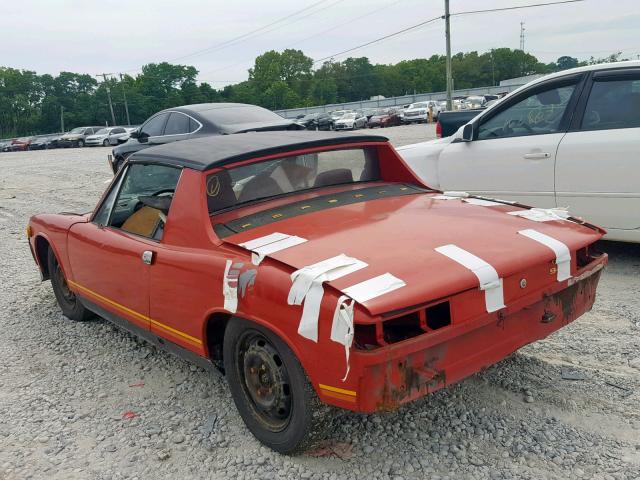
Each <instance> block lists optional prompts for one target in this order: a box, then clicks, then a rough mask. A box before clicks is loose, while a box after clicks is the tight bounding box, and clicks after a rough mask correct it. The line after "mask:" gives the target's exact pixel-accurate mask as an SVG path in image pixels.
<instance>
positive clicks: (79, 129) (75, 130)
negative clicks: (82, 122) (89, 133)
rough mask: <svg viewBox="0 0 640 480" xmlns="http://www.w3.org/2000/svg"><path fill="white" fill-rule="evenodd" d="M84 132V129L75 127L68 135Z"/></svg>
mask: <svg viewBox="0 0 640 480" xmlns="http://www.w3.org/2000/svg"><path fill="white" fill-rule="evenodd" d="M82 132H84V127H77V128H74V129H73V130H71V131H70V132H69V133H82Z"/></svg>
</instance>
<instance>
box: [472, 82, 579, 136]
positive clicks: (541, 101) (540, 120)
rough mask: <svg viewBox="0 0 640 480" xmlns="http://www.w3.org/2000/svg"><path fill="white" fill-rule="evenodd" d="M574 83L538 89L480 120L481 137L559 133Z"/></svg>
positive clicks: (479, 134) (479, 130)
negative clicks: (489, 116)
mask: <svg viewBox="0 0 640 480" xmlns="http://www.w3.org/2000/svg"><path fill="white" fill-rule="evenodd" d="M575 88H576V86H575V84H574V85H564V86H562V87H554V88H549V89H547V90H542V91H540V90H538V91H536V92H535V93H533V94H532V95H530V96H528V97H526V98H524V99H523V100H520V101H519V102H518V103H516V104H515V105H511V106H509V107H507V108H506V109H504V110H502V111H501V112H499V113H498V114H497V115H495V116H493V117H491V118H489V119H488V120H487V121H486V122H482V123H480V126H479V127H478V140H486V139H491V138H504V137H522V136H526V135H540V134H546V133H557V132H559V131H560V122H561V120H562V117H563V116H564V114H565V111H566V109H567V105H568V103H569V100H570V99H571V95H573V92H574V90H575Z"/></svg>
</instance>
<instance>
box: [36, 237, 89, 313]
mask: <svg viewBox="0 0 640 480" xmlns="http://www.w3.org/2000/svg"><path fill="white" fill-rule="evenodd" d="M47 264H48V266H49V275H50V277H51V286H52V287H53V294H54V295H55V296H56V300H57V301H58V305H60V310H62V313H63V315H64V316H65V317H67V318H69V319H71V320H75V321H76V322H84V321H86V320H89V319H90V318H91V317H92V316H93V314H92V313H91V312H90V311H89V310H87V309H86V308H84V306H83V305H82V304H81V303H80V300H78V297H76V295H75V294H74V293H73V292H72V291H71V290H69V287H68V286H67V280H66V279H65V277H64V272H63V271H62V268H61V267H60V263H58V259H57V258H56V255H55V253H53V250H52V249H51V248H49V254H48V258H47Z"/></svg>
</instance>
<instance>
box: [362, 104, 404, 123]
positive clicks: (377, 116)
mask: <svg viewBox="0 0 640 480" xmlns="http://www.w3.org/2000/svg"><path fill="white" fill-rule="evenodd" d="M400 124H401V121H400V115H398V112H397V111H396V110H395V109H393V108H381V109H379V110H376V112H375V113H374V114H373V115H372V116H371V118H369V121H368V123H367V126H368V127H369V128H375V127H381V128H385V127H393V126H396V125H400Z"/></svg>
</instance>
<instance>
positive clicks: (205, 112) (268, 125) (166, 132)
mask: <svg viewBox="0 0 640 480" xmlns="http://www.w3.org/2000/svg"><path fill="white" fill-rule="evenodd" d="M303 128H304V127H303V126H302V125H300V124H299V123H297V122H295V121H294V120H287V119H285V118H282V117H281V116H280V115H278V114H277V113H273V112H272V111H270V110H267V109H266V108H262V107H258V106H256V105H247V104H245V103H199V104H194V105H184V106H182V107H174V108H168V109H166V110H162V111H160V112H158V113H156V114H155V115H152V116H151V117H150V118H149V119H148V120H147V121H146V122H144V123H143V124H142V126H141V127H140V128H139V129H137V130H134V131H133V132H131V133H130V138H129V140H128V141H127V142H125V143H123V144H121V145H118V146H117V147H115V148H114V149H113V152H112V156H111V159H110V162H111V167H112V169H113V171H114V173H115V172H117V171H118V170H119V169H120V167H121V166H122V165H123V164H124V161H125V160H126V159H127V158H128V157H129V155H131V154H132V153H134V152H137V151H140V150H143V149H145V148H148V147H152V146H154V145H159V144H162V143H169V142H176V141H181V140H187V139H190V138H197V137H205V136H209V135H227V134H231V133H243V132H249V131H266V130H302V129H303Z"/></svg>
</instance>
